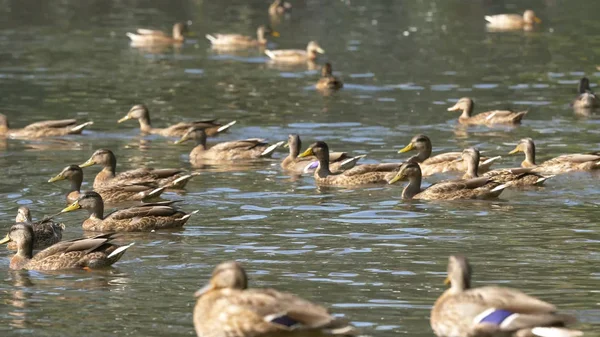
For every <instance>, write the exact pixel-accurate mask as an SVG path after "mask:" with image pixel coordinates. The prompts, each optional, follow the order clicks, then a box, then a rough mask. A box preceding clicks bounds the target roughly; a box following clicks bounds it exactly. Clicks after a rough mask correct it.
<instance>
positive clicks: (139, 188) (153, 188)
mask: <svg viewBox="0 0 600 337" xmlns="http://www.w3.org/2000/svg"><path fill="white" fill-rule="evenodd" d="M60 180H69V181H70V182H71V189H70V190H69V192H68V193H67V204H71V203H73V202H75V200H77V199H79V195H80V194H81V184H82V182H83V170H82V169H81V167H79V166H77V165H69V166H67V167H65V168H64V169H63V170H62V171H61V172H60V173H59V174H57V175H56V176H54V177H52V178H50V180H48V182H49V183H53V182H56V181H60ZM157 186H158V184H156V183H154V182H147V183H138V184H122V185H119V184H113V185H109V186H105V187H100V188H97V189H95V192H96V193H98V194H100V196H102V200H104V202H105V203H116V202H120V201H129V200H149V199H152V198H157V197H159V196H160V195H161V194H162V193H163V192H164V191H165V189H166V187H157Z"/></svg>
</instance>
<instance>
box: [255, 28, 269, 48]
mask: <svg viewBox="0 0 600 337" xmlns="http://www.w3.org/2000/svg"><path fill="white" fill-rule="evenodd" d="M256 40H257V41H258V43H259V44H267V38H266V37H265V31H264V30H263V29H259V30H258V31H257V32H256Z"/></svg>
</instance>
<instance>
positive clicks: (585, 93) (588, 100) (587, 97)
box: [572, 77, 600, 109]
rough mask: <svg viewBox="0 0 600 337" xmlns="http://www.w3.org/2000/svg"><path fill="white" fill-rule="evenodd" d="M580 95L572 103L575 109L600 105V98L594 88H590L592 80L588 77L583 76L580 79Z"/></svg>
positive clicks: (592, 107) (593, 107)
mask: <svg viewBox="0 0 600 337" xmlns="http://www.w3.org/2000/svg"><path fill="white" fill-rule="evenodd" d="M577 89H578V90H577V91H578V92H579V95H578V96H577V98H575V100H574V101H573V103H572V105H573V108H575V109H595V108H598V107H600V100H599V99H598V97H596V95H595V94H594V92H593V91H592V88H590V80H589V79H588V78H587V77H583V78H582V79H581V80H579V86H578V88H577Z"/></svg>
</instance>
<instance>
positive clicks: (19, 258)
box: [10, 237, 33, 269]
mask: <svg viewBox="0 0 600 337" xmlns="http://www.w3.org/2000/svg"><path fill="white" fill-rule="evenodd" d="M32 257H33V237H31V238H29V240H25V241H24V242H19V245H18V246H17V253H16V254H15V256H14V257H13V258H12V259H11V261H10V267H11V268H12V269H21V268H22V266H23V265H25V264H26V263H27V262H28V261H29V260H31V258H32Z"/></svg>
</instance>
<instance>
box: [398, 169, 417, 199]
mask: <svg viewBox="0 0 600 337" xmlns="http://www.w3.org/2000/svg"><path fill="white" fill-rule="evenodd" d="M420 192H421V174H418V175H415V176H411V177H409V178H408V184H406V186H405V187H404V190H402V199H412V198H413V197H414V196H415V195H417V194H419V193H420Z"/></svg>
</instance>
